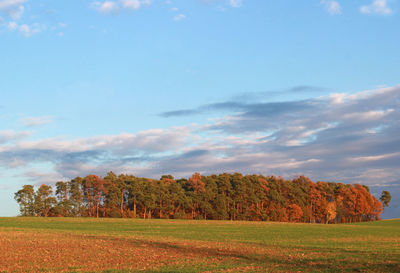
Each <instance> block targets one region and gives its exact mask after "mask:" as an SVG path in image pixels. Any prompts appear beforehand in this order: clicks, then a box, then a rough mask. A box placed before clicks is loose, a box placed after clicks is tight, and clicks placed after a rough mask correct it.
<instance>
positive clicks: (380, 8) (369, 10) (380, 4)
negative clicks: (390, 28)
mask: <svg viewBox="0 0 400 273" xmlns="http://www.w3.org/2000/svg"><path fill="white" fill-rule="evenodd" d="M360 12H361V13H364V14H379V15H389V14H392V12H393V11H392V9H391V8H390V7H389V6H388V3H387V1H386V0H374V1H373V2H372V3H371V4H370V5H367V6H361V8H360Z"/></svg>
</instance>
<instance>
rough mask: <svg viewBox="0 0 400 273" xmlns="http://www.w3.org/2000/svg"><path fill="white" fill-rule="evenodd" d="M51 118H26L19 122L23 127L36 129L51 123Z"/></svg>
mask: <svg viewBox="0 0 400 273" xmlns="http://www.w3.org/2000/svg"><path fill="white" fill-rule="evenodd" d="M52 121H53V120H52V118H51V117H48V116H45V117H26V118H22V119H21V120H20V122H21V123H22V124H23V125H24V126H25V127H38V126H41V125H45V124H48V123H50V122H52Z"/></svg>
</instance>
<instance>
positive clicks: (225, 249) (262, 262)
mask: <svg viewBox="0 0 400 273" xmlns="http://www.w3.org/2000/svg"><path fill="white" fill-rule="evenodd" d="M113 240H124V242H125V243H126V241H127V239H120V238H118V239H116V238H114V239H113ZM129 241H130V243H131V244H132V247H134V246H137V245H141V246H144V245H146V246H149V247H150V246H151V247H156V248H160V249H165V250H172V249H173V250H175V251H177V252H179V253H182V257H185V256H194V257H205V258H207V257H209V258H216V259H218V262H217V263H216V262H215V261H214V262H210V263H207V262H204V263H203V262H200V263H198V262H197V263H196V261H192V262H191V261H186V262H183V263H181V264H180V265H168V264H167V265H165V266H161V267H156V268H155V269H152V270H150V271H149V270H145V271H143V270H142V271H141V270H138V271H124V270H122V271H121V270H120V271H118V270H108V271H104V272H154V273H155V272H400V257H399V255H392V254H390V253H384V252H380V253H374V252H368V251H360V250H348V249H340V248H329V247H327V248H320V247H296V248H293V247H277V246H276V245H274V246H272V245H271V246H267V245H264V248H265V249H266V250H268V251H266V252H265V253H264V254H257V253H252V252H251V251H249V250H248V249H246V250H245V249H240V247H239V248H238V247H233V248H230V247H229V244H223V245H221V246H218V247H217V246H215V244H214V243H210V244H209V245H207V243H205V242H202V243H201V244H200V245H196V243H195V242H189V243H188V244H184V243H174V242H159V241H150V240H144V239H129Z"/></svg>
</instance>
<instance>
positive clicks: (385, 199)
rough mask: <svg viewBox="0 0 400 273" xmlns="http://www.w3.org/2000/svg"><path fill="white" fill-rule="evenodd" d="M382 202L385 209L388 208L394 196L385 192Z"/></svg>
mask: <svg viewBox="0 0 400 273" xmlns="http://www.w3.org/2000/svg"><path fill="white" fill-rule="evenodd" d="M380 200H381V202H382V204H383V206H384V207H388V206H389V203H390V200H392V196H391V194H390V192H388V191H383V192H382V195H381V198H380Z"/></svg>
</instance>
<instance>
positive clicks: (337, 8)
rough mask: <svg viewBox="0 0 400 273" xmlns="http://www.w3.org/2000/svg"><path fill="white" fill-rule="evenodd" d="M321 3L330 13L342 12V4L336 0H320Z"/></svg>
mask: <svg viewBox="0 0 400 273" xmlns="http://www.w3.org/2000/svg"><path fill="white" fill-rule="evenodd" d="M321 4H322V5H323V6H324V8H325V10H326V11H327V12H328V13H329V14H331V15H338V14H342V6H341V5H340V3H339V2H338V1H334V0H322V1H321Z"/></svg>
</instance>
